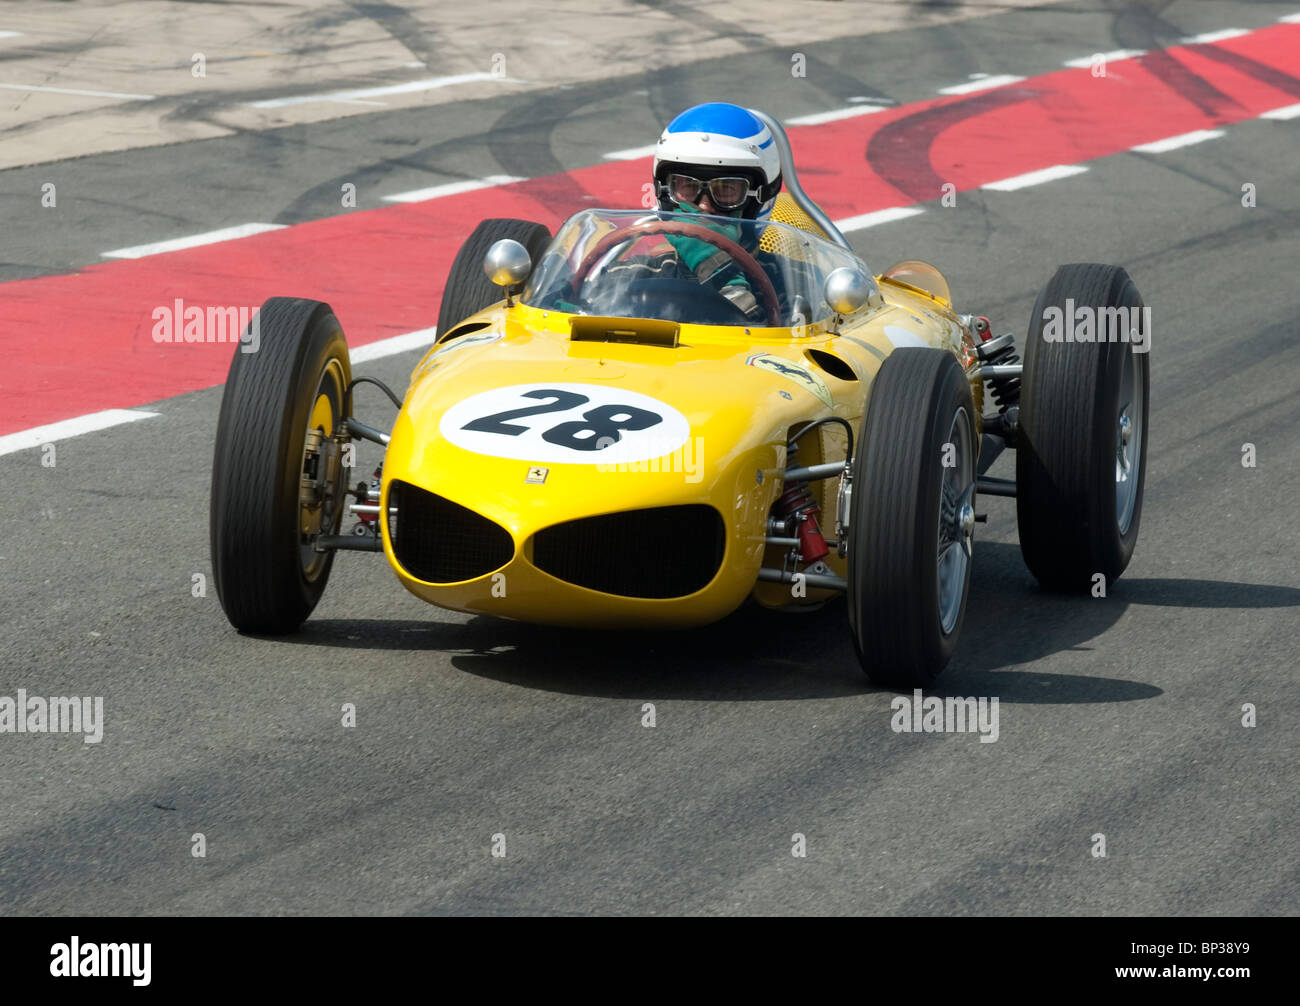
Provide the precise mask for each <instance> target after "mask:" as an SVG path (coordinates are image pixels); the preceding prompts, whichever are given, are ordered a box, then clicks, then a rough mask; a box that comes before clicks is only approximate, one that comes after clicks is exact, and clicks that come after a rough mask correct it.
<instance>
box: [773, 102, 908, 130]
mask: <svg viewBox="0 0 1300 1006" xmlns="http://www.w3.org/2000/svg"><path fill="white" fill-rule="evenodd" d="M890 107H891V106H889V105H853V106H852V107H850V108H833V109H831V110H830V111H829V112H813V113H812V114H811V115H796V116H794V118H791V119H786V120H785V124H786V125H787V126H820V125H821V124H822V123H823V122H838V121H839V120H840V119H852V118H856V117H857V116H859V115H871V114H872V113H873V112H883V111H885V109H887V108H890Z"/></svg>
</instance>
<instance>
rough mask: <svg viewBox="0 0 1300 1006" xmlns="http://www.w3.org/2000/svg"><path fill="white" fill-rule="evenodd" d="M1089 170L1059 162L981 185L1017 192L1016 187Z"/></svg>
mask: <svg viewBox="0 0 1300 1006" xmlns="http://www.w3.org/2000/svg"><path fill="white" fill-rule="evenodd" d="M1087 170H1088V169H1087V168H1085V167H1084V166H1083V165H1082V164H1057V165H1054V166H1053V167H1050V168H1042V169H1040V170H1038V171H1030V172H1029V173H1027V174H1024V175H1013V176H1012V177H1011V178H1004V179H1002V181H1000V182H989V183H988V184H987V185H981V186H980V188H982V189H992V190H993V191H994V192H1015V191H1016V189H1027V188H1029V186H1031V185H1042V184H1043V183H1044V182H1054V181H1056V180H1057V179H1058V178H1069V177H1070V176H1071V175H1081V174H1083V173H1084V172H1085V171H1087Z"/></svg>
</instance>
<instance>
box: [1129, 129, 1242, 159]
mask: <svg viewBox="0 0 1300 1006" xmlns="http://www.w3.org/2000/svg"><path fill="white" fill-rule="evenodd" d="M1222 135H1223V130H1222V129H1197V130H1194V131H1192V132H1190V133H1182V134H1181V135H1179V136H1167V137H1165V138H1164V139H1163V140H1153V141H1152V142H1150V143H1139V144H1138V145H1137V146H1136V147H1129V150H1131V151H1133V152H1134V153H1135V154H1163V153H1164V152H1165V151H1167V150H1177V149H1178V148H1179V147H1190V146H1191V145H1192V144H1194V143H1204V142H1205V141H1206V140H1217V139H1218V138H1219V137H1220V136H1222Z"/></svg>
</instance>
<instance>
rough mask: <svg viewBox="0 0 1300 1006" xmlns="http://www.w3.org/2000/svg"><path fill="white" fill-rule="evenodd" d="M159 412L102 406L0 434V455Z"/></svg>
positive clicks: (148, 417) (154, 414)
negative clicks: (3, 434)
mask: <svg viewBox="0 0 1300 1006" xmlns="http://www.w3.org/2000/svg"><path fill="white" fill-rule="evenodd" d="M160 414H161V413H158V412H142V411H140V410H138V409H105V410H104V411H103V412H92V413H91V414H90V415H88V416H78V417H77V418H76V419H64V420H63V421H61V422H58V423H50V424H49V425H48V426H35V427H33V428H32V429H30V430H19V431H18V432H17V433H10V434H7V435H6V436H3V437H0V454H13V453H14V452H15V451H26V450H30V449H31V448H33V447H40V446H41V445H43V444H49V443H53V442H54V441H56V440H67V439H68V438H69V437H79V436H81V435H82V434H83V433H94V432H95V431H96V430H106V429H108V428H109V427H110V426H121V425H122V424H123V423H134V422H136V421H137V420H140V419H152V418H153V417H154V416H157V415H160Z"/></svg>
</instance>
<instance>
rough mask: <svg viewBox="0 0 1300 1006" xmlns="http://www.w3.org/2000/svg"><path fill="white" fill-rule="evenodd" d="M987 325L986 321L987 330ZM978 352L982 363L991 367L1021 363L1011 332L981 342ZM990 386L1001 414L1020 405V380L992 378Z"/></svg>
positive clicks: (977, 348)
mask: <svg viewBox="0 0 1300 1006" xmlns="http://www.w3.org/2000/svg"><path fill="white" fill-rule="evenodd" d="M987 325H988V322H987V321H986V322H985V326H986V328H987ZM976 352H977V353H978V354H979V358H980V362H981V363H987V364H989V365H990V366H1007V365H1010V364H1015V363H1019V362H1020V356H1019V355H1018V354H1017V353H1016V337H1015V335H1014V334H1013V333H1011V332H1004V333H1002V335H999V336H998V337H997V338H996V339H990V340H989V341H988V342H981V343H980V344H979V345H978V346H976ZM988 386H989V391H990V392H991V393H992V394H993V401H994V402H995V403H997V407H998V411H999V412H1006V411H1007V409H1009V408H1011V407H1012V406H1013V405H1019V404H1020V378H1018V377H990V378H989V379H988Z"/></svg>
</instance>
